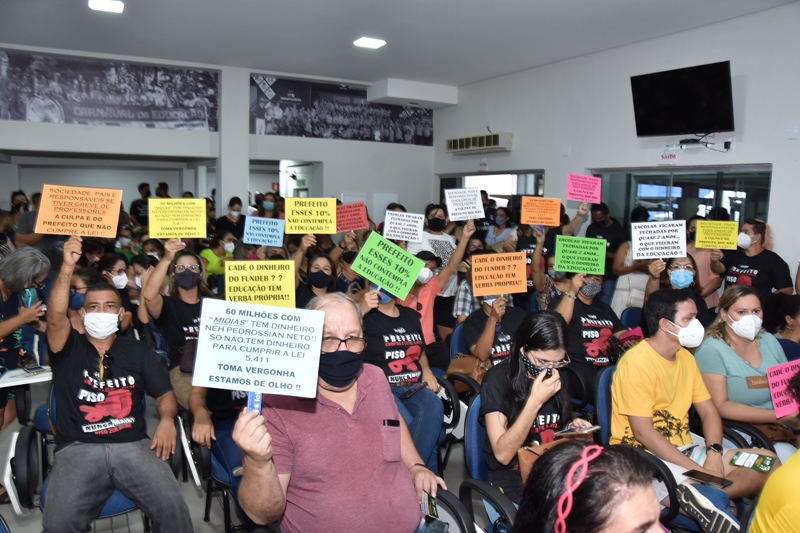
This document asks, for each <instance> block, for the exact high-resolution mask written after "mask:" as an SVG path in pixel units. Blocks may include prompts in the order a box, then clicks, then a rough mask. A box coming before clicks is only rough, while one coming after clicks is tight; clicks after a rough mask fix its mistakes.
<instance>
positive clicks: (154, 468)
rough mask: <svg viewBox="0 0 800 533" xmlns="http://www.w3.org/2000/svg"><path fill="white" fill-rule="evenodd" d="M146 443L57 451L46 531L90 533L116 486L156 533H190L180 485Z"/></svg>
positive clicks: (77, 445) (72, 446)
mask: <svg viewBox="0 0 800 533" xmlns="http://www.w3.org/2000/svg"><path fill="white" fill-rule="evenodd" d="M150 444H151V442H150V440H149V439H142V440H139V441H136V442H122V443H114V444H86V443H81V442H73V443H72V444H69V445H67V446H66V447H65V448H63V449H61V450H59V451H58V452H57V453H56V456H55V463H54V464H53V471H52V472H51V473H50V478H49V481H48V484H47V492H46V494H45V510H44V533H66V532H75V533H84V532H86V531H89V526H90V524H91V522H92V521H93V520H95V519H96V518H97V515H98V514H99V513H100V510H101V509H102V508H103V505H104V504H105V502H106V500H107V499H108V497H109V496H111V493H112V492H113V491H114V489H115V488H116V489H119V491H120V492H122V493H123V494H124V495H125V496H127V497H128V498H130V499H131V500H132V501H133V502H134V503H136V505H137V506H138V507H139V509H141V510H142V511H143V512H144V514H145V515H147V517H148V518H150V520H152V521H153V531H154V533H159V532H169V533H191V532H192V520H191V518H190V517H189V507H188V506H187V505H186V501H185V500H184V498H183V495H182V494H181V489H180V487H179V486H178V481H177V480H176V479H175V476H174V475H173V474H172V470H171V469H170V467H169V465H168V463H165V462H164V461H162V460H161V459H159V458H158V457H156V453H155V450H151V449H150Z"/></svg>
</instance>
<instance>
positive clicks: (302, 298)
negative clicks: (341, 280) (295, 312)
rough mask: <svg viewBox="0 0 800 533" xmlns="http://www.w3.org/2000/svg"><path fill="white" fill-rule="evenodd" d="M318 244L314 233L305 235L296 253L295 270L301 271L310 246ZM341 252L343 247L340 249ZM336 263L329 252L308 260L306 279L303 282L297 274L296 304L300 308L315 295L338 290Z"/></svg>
mask: <svg viewBox="0 0 800 533" xmlns="http://www.w3.org/2000/svg"><path fill="white" fill-rule="evenodd" d="M316 245H317V238H316V237H315V236H314V235H311V234H308V235H304V236H303V239H302V240H301V241H300V247H299V248H298V249H297V251H296V252H295V253H294V256H293V257H294V262H295V270H296V271H297V272H299V271H300V267H301V265H302V264H303V259H304V258H305V257H306V252H307V251H308V250H309V248H312V247H314V246H316ZM340 252H341V249H340ZM335 276H336V265H335V264H334V260H333V259H332V258H331V256H329V255H328V254H324V253H321V254H316V255H314V256H313V257H312V258H311V259H309V260H308V274H307V276H306V281H305V282H303V281H302V280H301V279H300V276H299V275H298V276H297V279H296V281H295V288H296V289H297V293H296V296H295V305H296V306H297V308H298V309H304V308H305V307H306V305H308V302H310V301H311V299H312V298H314V297H315V296H322V295H323V294H327V293H329V292H334V291H336V277H335Z"/></svg>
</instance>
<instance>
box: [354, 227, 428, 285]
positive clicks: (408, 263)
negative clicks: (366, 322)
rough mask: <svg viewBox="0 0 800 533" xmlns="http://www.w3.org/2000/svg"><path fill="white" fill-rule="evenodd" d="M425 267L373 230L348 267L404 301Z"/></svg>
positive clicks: (421, 262) (418, 260) (422, 263)
mask: <svg viewBox="0 0 800 533" xmlns="http://www.w3.org/2000/svg"><path fill="white" fill-rule="evenodd" d="M424 267H425V263H424V262H423V261H422V260H421V259H417V258H416V257H414V256H413V255H411V254H410V253H408V252H406V251H405V250H403V249H402V248H400V247H399V246H397V245H396V244H393V243H391V242H389V241H388V240H386V239H384V238H383V237H381V236H380V235H378V234H377V233H375V232H374V231H373V232H372V233H371V234H370V236H369V239H367V242H365V243H364V247H363V248H361V251H360V252H359V253H358V256H357V257H356V259H355V261H353V264H352V265H351V266H350V268H352V269H353V271H354V272H355V273H356V274H360V275H361V276H363V277H364V278H366V279H368V280H369V281H371V282H372V283H375V284H376V285H378V286H380V287H381V288H382V289H385V290H386V291H387V292H389V293H391V294H394V295H395V296H397V297H398V298H400V299H401V300H405V298H406V296H408V292H409V291H410V290H411V286H412V285H414V282H415V281H416V279H417V276H419V273H420V271H421V270H422V269H423V268H424Z"/></svg>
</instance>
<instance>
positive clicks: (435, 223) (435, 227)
mask: <svg viewBox="0 0 800 533" xmlns="http://www.w3.org/2000/svg"><path fill="white" fill-rule="evenodd" d="M444 225H445V220H444V219H443V218H432V219H430V220H428V229H429V230H431V231H442V230H443V229H444Z"/></svg>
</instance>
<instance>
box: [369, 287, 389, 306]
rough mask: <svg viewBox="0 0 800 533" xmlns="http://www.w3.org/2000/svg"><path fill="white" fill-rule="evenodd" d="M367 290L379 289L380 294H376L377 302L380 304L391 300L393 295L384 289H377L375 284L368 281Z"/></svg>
mask: <svg viewBox="0 0 800 533" xmlns="http://www.w3.org/2000/svg"><path fill="white" fill-rule="evenodd" d="M369 290H371V291H377V290H379V291H381V293H380V295H379V296H378V303H380V304H388V303H389V302H391V301H392V298H393V296H392V295H391V294H389V293H388V292H386V291H385V290H383V289H379V288H378V286H377V285H375V284H374V283H370V284H369Z"/></svg>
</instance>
